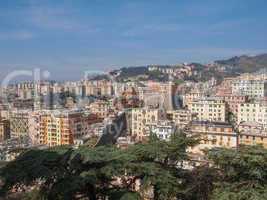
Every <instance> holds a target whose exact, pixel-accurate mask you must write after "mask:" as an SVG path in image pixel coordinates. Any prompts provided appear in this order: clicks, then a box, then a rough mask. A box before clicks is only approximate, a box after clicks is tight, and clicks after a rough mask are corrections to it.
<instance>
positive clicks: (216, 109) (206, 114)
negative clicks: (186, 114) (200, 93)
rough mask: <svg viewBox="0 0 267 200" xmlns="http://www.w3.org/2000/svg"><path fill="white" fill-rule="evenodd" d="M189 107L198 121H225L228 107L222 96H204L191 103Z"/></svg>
mask: <svg viewBox="0 0 267 200" xmlns="http://www.w3.org/2000/svg"><path fill="white" fill-rule="evenodd" d="M188 109H189V110H190V112H191V113H193V114H196V119H197V120H198V121H215V122H216V121H217V122H225V121H226V119H227V115H228V109H227V107H226V104H225V101H224V100H223V99H222V98H217V97H212V98H203V99H199V100H196V101H193V102H191V103H189V105H188Z"/></svg>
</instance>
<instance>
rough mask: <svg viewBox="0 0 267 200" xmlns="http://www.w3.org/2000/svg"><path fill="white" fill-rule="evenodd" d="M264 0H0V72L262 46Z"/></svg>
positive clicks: (189, 57) (197, 56) (208, 56)
mask: <svg viewBox="0 0 267 200" xmlns="http://www.w3.org/2000/svg"><path fill="white" fill-rule="evenodd" d="M266 10H267V1H266V0H224V1H222V0H201V1H200V0H153V1H152V0H131V1H130V0H57V1H56V0H38V1H36V0H12V1H11V0H10V1H9V0H2V1H1V2H0V79H2V80H3V79H4V77H6V76H7V75H8V74H10V73H12V72H13V71H14V70H28V71H31V70H33V69H37V68H38V69H40V70H41V71H48V72H49V73H50V79H54V80H67V79H70V80H77V79H79V78H80V77H82V76H83V74H84V73H85V72H90V71H109V70H111V69H114V68H120V67H124V66H142V65H147V64H177V63H181V62H202V63H206V62H210V61H213V60H216V59H223V58H228V57H232V56H236V55H243V54H248V55H255V54H260V53H266V52H267V12H266Z"/></svg>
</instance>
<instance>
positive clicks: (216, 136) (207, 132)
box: [188, 121, 237, 154]
mask: <svg viewBox="0 0 267 200" xmlns="http://www.w3.org/2000/svg"><path fill="white" fill-rule="evenodd" d="M188 133H189V134H190V135H194V136H198V137H199V139H200V143H199V144H198V145H197V146H195V147H193V148H192V149H190V152H192V153H200V154H201V153H203V152H202V151H203V150H205V149H211V148H214V147H225V148H235V147H237V134H236V133H235V132H234V130H233V127H232V126H231V125H230V124H228V123H225V122H201V121H193V122H192V124H191V126H190V129H189V131H188Z"/></svg>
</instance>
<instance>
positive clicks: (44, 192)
mask: <svg viewBox="0 0 267 200" xmlns="http://www.w3.org/2000/svg"><path fill="white" fill-rule="evenodd" d="M196 143H197V141H196V139H194V138H188V137H186V136H185V135H184V134H183V133H179V134H176V135H173V136H172V138H171V140H170V141H162V140H159V139H158V138H156V137H155V136H153V135H152V136H151V137H150V139H149V141H148V142H147V143H146V144H137V145H133V146H131V147H129V148H128V149H125V150H122V149H118V148H116V147H114V146H99V147H96V148H88V147H80V148H78V149H72V148H70V147H68V146H65V147H57V148H52V149H48V150H34V149H33V150H29V151H27V152H25V153H23V154H22V155H21V156H19V157H18V158H17V159H16V160H15V161H13V162H10V163H8V164H7V165H6V166H5V167H3V168H2V169H1V173H0V176H1V177H2V180H3V183H4V184H3V187H2V188H1V195H2V196H5V197H7V196H8V194H9V192H10V191H11V190H12V189H14V188H18V187H20V188H22V189H23V188H26V187H27V186H32V185H35V188H34V189H33V190H30V191H29V192H27V193H26V194H25V195H24V196H23V198H21V199H32V200H35V199H44V200H46V199H47V200H49V199H53V200H54V199H56V200H57V199H67V200H68V199H89V200H96V199H107V198H108V199H109V200H120V199H121V200H123V199H125V200H126V199H127V200H128V199H130V200H131V199H132V200H137V199H143V198H144V196H146V197H147V196H149V197H151V198H152V199H155V200H173V199H179V200H260V199H261V200H263V199H267V196H266V194H267V150H265V149H263V148H262V147H261V146H253V147H247V146H241V147H240V148H238V149H223V148H216V149H213V150H210V151H208V152H207V157H208V158H209V159H210V162H211V165H204V166H199V167H196V168H195V169H193V170H189V169H187V168H185V166H186V165H185V164H186V163H188V162H187V161H189V160H190V159H189V157H188V154H187V152H186V149H187V148H188V147H190V146H194V145H195V144H196ZM37 186H38V187H37ZM136 186H138V187H136ZM136 189H138V190H136Z"/></svg>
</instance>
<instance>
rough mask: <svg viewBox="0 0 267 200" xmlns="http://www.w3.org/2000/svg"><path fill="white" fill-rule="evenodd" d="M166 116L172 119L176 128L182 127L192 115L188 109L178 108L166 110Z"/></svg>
mask: <svg viewBox="0 0 267 200" xmlns="http://www.w3.org/2000/svg"><path fill="white" fill-rule="evenodd" d="M167 118H168V119H169V120H170V121H172V122H173V123H174V124H175V125H176V126H177V128H179V129H183V128H184V127H185V126H186V125H188V124H189V123H190V122H191V121H192V119H193V115H192V113H191V112H190V111H189V110H185V109H179V110H172V111H168V112H167Z"/></svg>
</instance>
